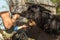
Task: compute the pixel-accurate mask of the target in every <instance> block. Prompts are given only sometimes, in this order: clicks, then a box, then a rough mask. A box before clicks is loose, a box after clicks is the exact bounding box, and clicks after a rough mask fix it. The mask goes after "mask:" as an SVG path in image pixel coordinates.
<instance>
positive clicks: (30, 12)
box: [21, 5, 60, 33]
mask: <svg viewBox="0 0 60 40" xmlns="http://www.w3.org/2000/svg"><path fill="white" fill-rule="evenodd" d="M50 13H51V11H49V10H47V9H46V8H44V7H42V6H40V5H31V6H29V7H28V9H27V10H26V11H24V12H22V14H21V16H23V17H26V18H28V19H33V20H34V21H35V22H36V24H37V26H38V27H40V28H41V29H43V30H44V31H46V32H49V33H59V32H60V31H59V28H60V25H59V24H60V22H59V21H57V19H56V17H55V16H56V15H55V16H54V15H51V14H50ZM58 20H59V19H58Z"/></svg>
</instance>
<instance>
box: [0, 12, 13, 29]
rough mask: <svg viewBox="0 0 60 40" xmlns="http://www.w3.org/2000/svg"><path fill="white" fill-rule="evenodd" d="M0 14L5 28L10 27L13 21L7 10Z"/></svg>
mask: <svg viewBox="0 0 60 40" xmlns="http://www.w3.org/2000/svg"><path fill="white" fill-rule="evenodd" d="M0 15H1V17H2V20H3V23H4V26H5V27H6V28H7V29H10V28H11V27H12V25H13V22H12V19H11V18H10V14H9V12H1V13H0Z"/></svg>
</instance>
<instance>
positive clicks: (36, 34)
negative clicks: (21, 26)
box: [28, 27, 60, 40]
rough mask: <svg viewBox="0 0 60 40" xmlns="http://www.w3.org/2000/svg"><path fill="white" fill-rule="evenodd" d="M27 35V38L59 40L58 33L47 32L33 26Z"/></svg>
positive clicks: (31, 39) (32, 39)
mask: <svg viewBox="0 0 60 40" xmlns="http://www.w3.org/2000/svg"><path fill="white" fill-rule="evenodd" d="M28 36H29V40H60V35H52V34H47V33H45V32H43V31H42V30H41V29H39V28H38V27H33V28H32V29H31V31H29V32H28Z"/></svg>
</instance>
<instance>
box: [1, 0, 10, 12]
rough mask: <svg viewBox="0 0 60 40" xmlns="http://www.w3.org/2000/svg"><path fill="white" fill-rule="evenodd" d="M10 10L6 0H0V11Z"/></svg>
mask: <svg viewBox="0 0 60 40" xmlns="http://www.w3.org/2000/svg"><path fill="white" fill-rule="evenodd" d="M5 11H10V10H9V5H8V2H7V0H0V12H5Z"/></svg>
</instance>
